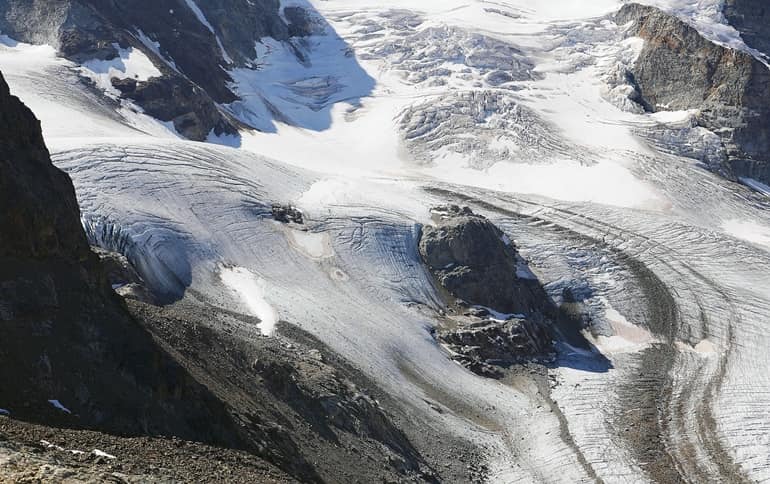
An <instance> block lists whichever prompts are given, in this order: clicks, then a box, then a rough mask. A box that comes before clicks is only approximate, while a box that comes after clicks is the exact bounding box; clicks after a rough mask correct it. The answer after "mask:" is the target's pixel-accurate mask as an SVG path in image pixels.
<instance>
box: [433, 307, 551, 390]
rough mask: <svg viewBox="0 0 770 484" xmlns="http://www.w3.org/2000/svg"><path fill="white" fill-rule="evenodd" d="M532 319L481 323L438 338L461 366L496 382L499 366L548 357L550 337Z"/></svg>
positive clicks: (541, 322)
mask: <svg viewBox="0 0 770 484" xmlns="http://www.w3.org/2000/svg"><path fill="white" fill-rule="evenodd" d="M536 319H538V318H535V319H533V318H529V319H522V318H514V317H512V318H509V319H507V320H506V321H497V320H492V319H482V320H479V321H474V322H471V323H470V324H464V325H460V326H458V328H456V329H453V330H441V331H439V333H438V337H439V339H440V340H441V342H442V343H444V344H445V345H446V346H447V347H448V348H449V349H450V350H451V351H452V352H453V353H454V359H455V360H456V361H459V362H460V363H461V364H462V365H463V366H465V367H467V368H468V369H469V370H471V371H472V372H474V373H476V374H478V375H482V376H486V377H491V378H499V377H501V376H502V372H501V371H500V368H499V367H500V366H509V365H511V364H515V363H521V362H524V361H528V360H530V359H532V358H537V357H542V356H546V355H548V353H549V351H550V350H551V348H550V345H551V335H550V332H549V331H548V330H547V329H546V326H545V322H544V321H540V320H538V321H536Z"/></svg>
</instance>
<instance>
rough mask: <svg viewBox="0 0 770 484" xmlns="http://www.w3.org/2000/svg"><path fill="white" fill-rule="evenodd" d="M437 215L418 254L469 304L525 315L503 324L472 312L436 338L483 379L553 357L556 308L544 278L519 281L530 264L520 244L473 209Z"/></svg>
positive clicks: (454, 209)
mask: <svg viewBox="0 0 770 484" xmlns="http://www.w3.org/2000/svg"><path fill="white" fill-rule="evenodd" d="M433 213H434V218H436V219H438V220H437V225H436V226H435V227H424V228H423V232H422V237H421V239H420V244H419V249H420V255H421V256H422V258H423V261H424V262H425V263H426V265H427V266H428V268H429V269H430V271H431V273H432V274H433V275H434V277H435V278H436V280H437V281H438V282H439V283H440V284H441V285H442V286H443V287H444V288H445V289H446V290H447V291H449V292H450V293H451V295H452V296H454V297H455V298H459V299H460V300H462V304H471V305H480V306H486V307H489V308H491V309H494V310H495V311H499V312H503V313H518V314H517V315H516V316H507V317H506V319H505V320H503V321H501V320H499V319H494V318H492V317H491V314H490V311H488V310H486V309H484V308H478V307H472V308H470V309H469V310H468V311H466V312H465V314H464V315H463V316H461V317H454V318H450V321H451V322H450V323H449V324H447V325H446V327H442V328H440V329H439V330H438V331H437V337H438V339H439V340H440V341H441V342H442V343H443V344H444V345H446V347H447V348H448V349H449V350H450V351H451V353H452V357H453V358H454V359H455V360H457V361H459V362H460V363H461V364H463V365H464V366H466V367H467V368H468V369H470V370H471V371H473V372H475V373H477V374H479V375H483V376H488V377H500V376H502V373H501V371H500V369H499V367H500V366H510V365H511V364H514V363H518V362H522V361H526V360H529V359H532V358H536V357H541V356H545V355H547V354H548V353H549V352H550V350H551V340H552V339H553V337H552V334H551V329H550V323H549V321H548V320H547V319H546V318H548V317H551V316H552V315H555V313H554V308H553V304H552V302H551V301H550V299H549V298H548V295H547V294H546V293H545V291H544V290H543V288H542V287H541V286H540V283H539V282H538V281H537V280H533V279H523V278H519V277H517V269H518V267H519V265H520V264H522V263H523V261H521V260H520V257H519V255H518V253H517V251H516V248H515V246H514V245H513V242H511V241H510V240H508V238H507V237H505V236H504V234H503V233H502V231H501V230H500V229H498V228H497V227H496V226H495V225H494V224H493V223H492V222H490V221H489V220H487V219H486V218H484V217H482V216H480V215H476V214H474V213H473V212H472V211H471V210H470V209H469V208H467V207H464V208H460V207H458V206H454V205H450V206H446V207H439V208H437V209H434V211H433Z"/></svg>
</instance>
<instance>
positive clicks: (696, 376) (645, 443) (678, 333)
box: [434, 190, 748, 482]
mask: <svg viewBox="0 0 770 484" xmlns="http://www.w3.org/2000/svg"><path fill="white" fill-rule="evenodd" d="M434 191H435V190H434ZM438 191H443V190H438ZM443 192H444V193H451V192H448V191H443ZM455 196H458V197H459V198H460V199H462V200H463V201H465V202H469V203H477V204H479V205H481V206H483V207H484V208H486V209H488V210H490V211H498V212H499V211H500V210H503V211H504V212H505V213H506V214H507V215H510V216H518V217H524V218H531V219H532V220H535V221H538V222H547V223H549V224H553V225H552V230H558V231H562V232H564V231H566V233H569V234H571V235H573V236H577V237H589V238H591V239H592V240H593V241H594V242H595V243H597V244H605V245H607V247H608V248H610V249H612V250H613V251H614V252H617V253H618V255H619V257H621V258H623V259H625V260H626V261H627V262H629V263H631V265H632V266H633V269H634V270H633V271H632V272H635V273H637V275H638V279H639V281H640V283H641V285H642V286H643V287H647V286H649V287H650V288H652V290H653V292H652V293H651V294H650V295H648V297H647V299H648V302H647V306H648V309H649V310H650V312H649V315H648V324H649V327H650V329H651V330H653V331H654V332H655V333H657V334H659V335H660V336H662V337H663V338H664V339H663V341H664V343H661V344H656V345H654V346H652V347H650V348H648V349H647V350H645V351H644V352H643V353H642V354H641V355H640V358H639V359H638V362H637V363H632V366H635V368H636V369H637V370H638V375H639V376H640V377H641V378H640V379H636V380H630V381H625V382H622V383H623V384H622V388H621V389H620V390H619V395H620V397H621V400H620V403H621V405H620V408H628V407H630V406H635V407H636V408H637V409H638V410H639V412H640V414H639V415H638V421H639V422H646V423H647V424H646V426H645V427H643V428H642V429H641V432H637V434H639V433H641V434H642V435H641V440H638V441H630V442H629V443H630V444H631V447H632V448H634V449H636V451H637V452H636V453H637V458H638V459H639V462H640V464H642V467H643V468H644V471H645V473H647V474H648V475H649V476H650V477H652V478H653V479H656V480H660V481H663V482H670V481H672V480H673V481H676V480H682V479H684V480H686V481H692V482H704V480H711V479H714V477H715V476H717V475H718V476H719V478H720V479H723V480H725V481H729V482H745V481H747V480H748V478H747V477H746V475H745V474H744V473H743V472H742V471H741V469H740V467H739V466H738V465H737V464H736V463H735V462H734V461H733V458H732V456H731V455H730V454H729V453H728V452H727V450H726V447H725V442H724V439H723V438H722V436H721V435H720V434H719V431H718V429H717V426H716V422H715V419H714V416H713V409H712V405H713V400H714V396H715V395H716V394H717V393H718V391H719V388H720V387H721V384H722V381H723V379H724V374H725V371H726V365H727V364H728V359H729V355H730V353H731V351H732V344H734V343H733V340H732V336H731V335H732V331H733V326H734V325H735V324H736V320H735V317H730V318H729V319H728V321H726V322H725V323H724V324H725V326H726V327H725V329H724V331H726V332H727V336H728V337H727V340H726V342H725V344H726V348H727V349H726V350H725V352H724V353H723V354H721V355H719V357H718V358H719V360H718V362H716V363H715V364H714V363H713V362H712V361H711V360H709V359H704V357H702V356H701V355H695V354H694V353H693V352H692V351H690V350H683V349H682V347H680V345H682V344H685V345H686V344H688V343H691V342H693V341H695V340H697V339H705V338H708V337H710V336H712V335H711V334H710V331H709V330H710V328H709V326H710V325H709V321H708V317H706V316H705V314H707V313H708V312H709V311H708V308H707V307H706V306H705V304H706V303H704V302H703V297H702V295H700V294H699V290H702V291H710V293H713V294H714V295H716V296H718V297H720V298H721V300H724V301H727V303H728V305H729V306H730V307H731V308H732V310H731V311H729V312H730V313H731V314H733V315H734V314H737V308H735V306H734V304H733V303H732V299H731V297H730V295H729V294H727V293H726V292H725V290H724V289H723V288H721V287H720V286H719V285H718V284H717V283H716V282H715V281H713V280H711V279H709V278H707V277H705V276H703V275H702V274H700V273H699V272H698V271H696V270H695V269H694V268H692V267H691V266H690V265H688V264H687V263H686V262H684V261H683V259H682V258H681V257H676V255H677V254H676V251H675V250H673V249H671V248H668V247H666V246H665V245H664V244H660V243H657V242H655V241H653V240H651V239H649V238H647V237H645V236H644V235H642V234H637V233H634V232H632V231H628V230H625V229H621V228H619V227H616V226H614V225H611V224H608V223H605V222H603V221H600V220H597V219H595V218H592V217H588V216H586V215H584V214H578V213H575V212H573V211H571V210H563V209H560V208H558V207H553V206H547V207H546V206H542V208H547V215H543V216H541V215H538V216H535V217H532V216H528V215H524V214H521V213H518V212H516V211H509V210H506V209H502V207H498V206H497V205H495V204H493V203H490V202H489V201H484V200H480V199H476V198H474V197H471V196H468V195H464V194H462V195H460V194H455ZM516 202H521V203H523V204H525V205H526V204H527V203H529V202H526V201H523V200H518V199H517V200H516ZM570 227H573V228H570ZM575 230H577V231H575ZM583 232H586V233H583ZM612 232H615V233H616V234H617V235H620V234H622V237H623V240H625V241H626V242H627V241H628V239H629V238H631V239H634V238H638V239H639V240H643V241H645V242H646V243H647V244H653V246H654V247H657V249H656V250H654V251H650V252H647V251H646V250H645V253H644V254H643V257H641V258H639V257H635V256H634V254H633V253H631V252H629V251H628V250H627V249H622V248H619V247H613V244H612V243H610V244H606V240H605V239H602V240H599V239H597V238H595V237H593V236H591V235H587V234H596V233H612ZM631 246H634V244H631ZM636 246H641V244H636ZM640 255H641V253H640ZM642 259H645V260H647V259H649V260H651V261H652V265H650V264H649V263H645V261H644V260H642ZM649 260H648V261H647V262H649ZM656 268H657V271H660V270H663V269H665V270H664V273H666V274H668V276H671V277H677V278H680V279H681V280H682V281H684V282H686V281H690V283H691V284H686V283H685V284H682V287H679V288H678V289H671V288H669V286H668V284H667V283H666V282H665V279H666V275H665V274H664V275H663V276H662V277H661V276H659V275H658V274H657V271H656ZM689 286H692V287H689ZM656 288H657V289H656ZM683 288H686V289H685V290H684V291H683V290H682V289H683ZM662 301H668V303H666V304H662ZM677 301H682V302H684V306H685V307H684V308H680V307H679V304H678V303H677ZM661 307H662V308H663V309H661ZM666 308H668V310H667V309H666ZM683 311H686V312H687V316H688V318H687V320H683V319H682V318H683ZM693 311H695V312H699V313H700V318H699V321H694V320H693V321H690V320H691V319H693V318H694V316H693V315H692V314H690V313H692V312H693ZM650 317H652V319H653V321H650V320H649V318H650ZM695 319H698V318H695ZM650 323H652V324H650ZM693 324H695V326H693ZM713 336H717V337H718V336H719V335H718V334H715V335H713ZM682 376H683V377H682ZM623 389H625V390H623ZM623 402H625V403H623ZM626 417H627V415H625V414H624V415H623V418H626ZM615 427H616V431H617V430H618V429H619V428H620V426H619V425H615ZM617 436H618V437H619V438H621V439H624V438H627V437H628V435H624V433H620V432H617Z"/></svg>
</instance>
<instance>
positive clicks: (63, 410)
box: [48, 400, 72, 414]
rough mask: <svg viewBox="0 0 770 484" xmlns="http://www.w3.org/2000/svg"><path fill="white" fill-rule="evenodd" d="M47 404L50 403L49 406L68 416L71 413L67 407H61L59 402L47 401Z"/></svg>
mask: <svg viewBox="0 0 770 484" xmlns="http://www.w3.org/2000/svg"><path fill="white" fill-rule="evenodd" d="M48 403H50V404H51V405H53V406H54V408H57V409H59V410H61V411H62V412H64V413H69V414H71V413H72V412H70V411H69V409H68V408H67V407H65V406H64V405H62V404H61V402H60V401H59V400H48Z"/></svg>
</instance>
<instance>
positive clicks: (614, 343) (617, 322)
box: [592, 298, 656, 354]
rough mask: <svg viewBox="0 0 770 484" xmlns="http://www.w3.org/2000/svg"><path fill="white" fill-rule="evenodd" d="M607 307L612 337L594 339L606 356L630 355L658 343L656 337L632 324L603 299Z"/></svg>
mask: <svg viewBox="0 0 770 484" xmlns="http://www.w3.org/2000/svg"><path fill="white" fill-rule="evenodd" d="M602 302H603V303H604V305H605V311H604V317H605V318H606V319H607V321H608V322H609V323H610V327H611V328H612V331H613V333H614V334H613V335H612V336H604V335H599V336H596V337H595V338H592V339H594V344H595V345H596V347H597V348H598V349H599V350H600V351H601V352H602V353H604V354H612V353H628V352H634V351H639V350H640V349H643V348H645V347H647V346H648V345H650V344H652V343H654V342H656V338H655V336H653V334H652V333H650V332H649V331H648V330H646V329H645V328H643V327H641V326H637V325H635V324H633V323H631V322H630V321H629V320H628V319H626V317H625V316H623V315H622V314H620V313H619V312H618V311H617V310H616V309H614V308H613V307H612V306H610V304H609V302H608V301H607V300H606V299H604V298H602Z"/></svg>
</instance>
